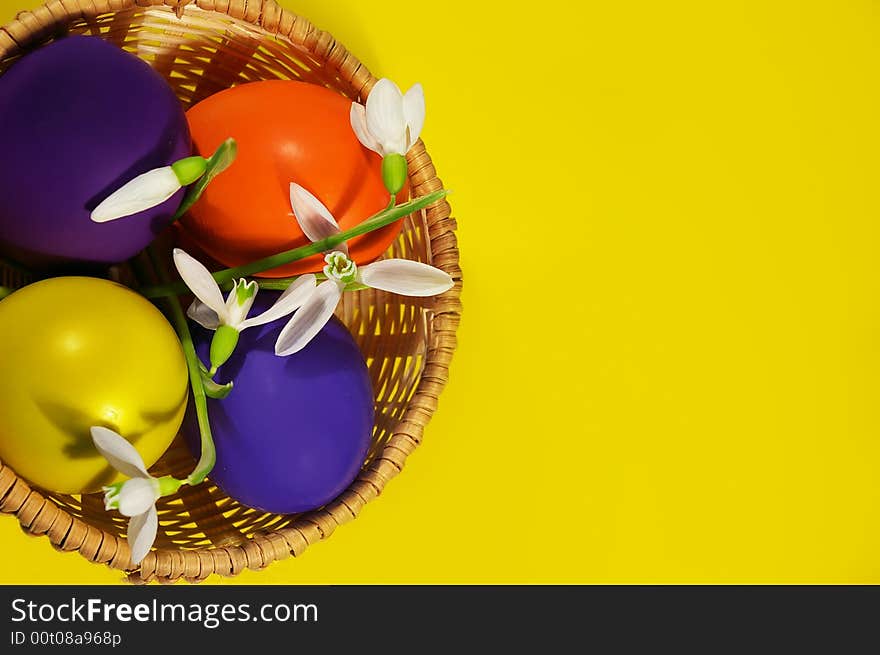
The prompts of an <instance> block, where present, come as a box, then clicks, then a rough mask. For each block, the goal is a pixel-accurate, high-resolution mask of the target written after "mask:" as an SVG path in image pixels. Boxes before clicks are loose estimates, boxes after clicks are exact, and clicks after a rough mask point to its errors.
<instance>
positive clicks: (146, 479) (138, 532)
mask: <svg viewBox="0 0 880 655" xmlns="http://www.w3.org/2000/svg"><path fill="white" fill-rule="evenodd" d="M91 435H92V441H93V442H94V444H95V448H97V449H98V452H99V453H101V455H103V456H104V459H106V460H107V461H108V462H109V463H110V465H111V466H112V467H113V468H114V469H116V470H117V471H118V472H119V473H122V474H123V475H127V476H128V477H129V479H128V480H125V481H123V482H116V483H114V484H110V485H107V486H105V487H103V491H104V508H105V509H106V510H108V511H109V510H114V509H115V510H117V511H118V512H119V513H120V514H122V515H123V516H127V517H128V518H129V519H130V520H129V522H128V541H129V545H130V546H131V562H132V564H140V563H141V562H142V561H143V559H144V557H146V556H147V553H148V552H150V548H152V546H153V542H155V540H156V533H157V531H158V529H159V513H158V511H157V510H156V501H157V500H159V499H160V498H162V497H163V496H170V495H171V494H173V493H176V492H177V490H178V489H180V487H181V486H183V485H184V484H186V481H185V480H178V479H176V478H174V477H171V476H170V475H166V476H164V477H161V478H154V477H153V476H151V475H150V474H149V473H148V472H147V467H146V466H145V465H144V460H143V458H142V457H141V456H140V453H138V451H137V450H136V449H135V447H134V446H132V445H131V444H130V443H129V442H128V441H127V440H126V439H125V438H124V437H122V435H120V434H119V433H117V432H114V431H113V430H110V429H109V428H105V427H101V426H93V427H92V428H91Z"/></svg>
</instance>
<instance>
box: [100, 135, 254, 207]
mask: <svg viewBox="0 0 880 655" xmlns="http://www.w3.org/2000/svg"><path fill="white" fill-rule="evenodd" d="M235 155H236V144H235V140H234V139H227V140H226V141H224V142H223V143H222V144H220V147H219V148H217V150H216V151H215V152H214V154H213V155H211V157H210V158H208V159H206V158H204V157H200V156H198V155H195V156H192V157H185V158H183V159H179V160H178V161H176V162H174V163H173V164H171V165H170V166H162V167H160V168H154V169H152V170H149V171H147V172H146V173H142V174H141V175H138V176H137V177H135V178H133V179H131V180H129V181H128V182H126V183H125V184H123V185H122V186H121V187H119V188H118V189H116V190H115V191H114V192H113V193H111V194H110V195H109V196H107V197H106V198H105V199H104V200H103V201H101V202H100V203H99V204H98V206H97V207H95V209H93V210H92V214H91V219H92V221H94V222H95V223H107V222H109V221H115V220H117V219H120V218H124V217H126V216H132V215H134V214H137V213H139V212H142V211H145V210H147V209H150V208H151V207H155V206H156V205H161V204H162V203H163V202H165V201H166V200H168V199H169V198H170V197H171V196H173V195H174V194H175V193H177V192H178V191H179V190H180V189H181V188H183V187H185V186H189V185H192V187H190V189H189V190H188V191H187V193H186V195H185V196H184V198H183V202H182V203H181V205H180V207H179V208H178V210H177V212H176V213H175V215H174V218H175V220H176V219H178V218H180V217H181V216H183V214H184V213H185V212H186V211H187V210H188V209H189V208H190V207H192V206H193V205H194V204H195V203H196V201H197V200H198V199H199V197H200V196H201V195H202V192H204V190H205V188H206V187H207V186H208V183H209V182H210V181H211V180H212V179H214V177H215V176H217V175H219V174H220V173H222V172H223V171H224V170H226V169H227V168H228V167H229V166H230V164H232V162H233V160H234V159H235Z"/></svg>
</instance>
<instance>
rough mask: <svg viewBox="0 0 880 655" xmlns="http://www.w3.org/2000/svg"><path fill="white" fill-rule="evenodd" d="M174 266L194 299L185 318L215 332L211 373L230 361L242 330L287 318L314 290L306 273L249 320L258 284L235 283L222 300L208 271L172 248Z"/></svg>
mask: <svg viewBox="0 0 880 655" xmlns="http://www.w3.org/2000/svg"><path fill="white" fill-rule="evenodd" d="M174 265H175V266H176V267H177V272H178V273H180V277H181V278H183V281H184V282H185V283H186V286H188V287H189V289H190V291H192V292H193V295H195V297H196V300H195V301H194V302H193V304H192V305H190V307H189V310H188V311H187V315H188V316H189V317H190V318H191V319H192V320H194V321H195V322H196V323H198V324H199V325H201V326H203V327H205V328H207V329H209V330H215V332H214V338H213V340H212V341H211V374H212V375H213V374H214V373H216V372H217V369H218V368H219V367H220V366H223V364H224V363H226V361H227V360H228V359H229V357H230V356H231V355H232V353H233V352H234V351H235V346H236V345H238V335H239V334H240V333H241V331H242V330H246V329H247V328H250V327H255V326H257V325H264V324H266V323H271V322H272V321H275V320H278V319H279V318H283V317H284V316H287V315H288V314H290V313H291V312H293V311H294V310H295V309H297V308H298V307H301V306H302V305H303V303H304V302H306V300H307V299H308V298H309V297H310V296H311V295H312V293H313V292H314V291H315V284H316V278H315V276H314V275H312V274H311V273H309V274H308V275H302V276H300V277H299V278H298V279H297V280H296V282H294V283H293V284H291V285H290V286H289V287H288V288H287V289H286V290H285V291H284V293H282V294H281V296H279V298H278V300H276V301H275V304H274V305H272V306H271V307H270V308H269V309H267V310H266V311H265V312H263V313H262V314H260V315H259V316H254V317H253V318H248V312H250V310H251V306H253V304H254V300H255V299H256V296H257V291H258V290H259V285H258V284H257V283H256V282H254V281H251V282H247V281H246V280H243V279H242V280H238V282H236V283H235V285H234V286H233V287H232V291H230V292H229V295H228V296H227V297H226V300H223V294H222V293H221V291H220V286H219V285H218V284H217V282H216V280H214V277H213V276H212V275H211V272H210V271H209V270H208V269H207V268H205V267H204V266H203V265H202V264H201V263H200V262H199V261H198V260H196V259H195V258H193V257H191V256H190V255H188V254H187V253H185V252H184V251H183V250H181V249H180V248H175V249H174Z"/></svg>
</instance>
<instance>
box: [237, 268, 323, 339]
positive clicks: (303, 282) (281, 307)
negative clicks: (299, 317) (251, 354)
mask: <svg viewBox="0 0 880 655" xmlns="http://www.w3.org/2000/svg"><path fill="white" fill-rule="evenodd" d="M316 280H317V278H316V277H315V276H314V274H313V273H309V274H307V275H301V276H300V277H298V278H297V279H296V281H295V282H293V283H292V284H291V285H290V286H289V287H287V288H286V289H285V290H284V293H282V294H281V295H280V296H278V300H276V301H275V303H274V304H273V305H272V306H271V307H270V308H269V309H267V310H266V311H265V312H263V313H262V314H260V315H259V316H254V317H253V318H249V319H248V320H246V321H245V322H243V323H242V324H241V326H240V329H241V330H244V329H246V328H249V327H255V326H257V325H265V324H266V323H271V322H272V321H276V320H278V319H279V318H281V317H283V316H287V315H288V314H290V313H291V312H293V311H295V310H296V309H298V308H300V307H302V306H303V304H304V303H305V302H306V301H307V300H308V299H309V297H310V296H311V295H312V294H313V293H314V292H315V285H316Z"/></svg>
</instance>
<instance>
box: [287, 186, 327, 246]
mask: <svg viewBox="0 0 880 655" xmlns="http://www.w3.org/2000/svg"><path fill="white" fill-rule="evenodd" d="M290 206H291V208H292V209H293V215H294V216H295V217H296V222H297V223H299V227H300V229H302V231H303V234H305V235H306V236H307V237H308V238H309V241H311V242H312V243H314V242H315V241H320V240H321V239H326V238H327V237H332V236H333V235H334V234H339V224H338V223H337V222H336V219H335V218H333V214H331V213H330V210H329V209H327V207H326V206H325V205H324V203H322V202H321V201H320V200H318V199H317V198H316V197H315V196H314V195H313V194H312V193H311V192H310V191H308V190H306V189H305V188H303V187H301V186H300V185H299V184H297V183H296V182H291V183H290Z"/></svg>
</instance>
